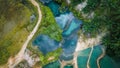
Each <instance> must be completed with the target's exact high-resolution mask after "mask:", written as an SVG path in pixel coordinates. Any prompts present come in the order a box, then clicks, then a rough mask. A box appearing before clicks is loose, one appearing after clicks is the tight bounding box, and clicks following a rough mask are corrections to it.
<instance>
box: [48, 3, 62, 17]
mask: <svg viewBox="0 0 120 68" xmlns="http://www.w3.org/2000/svg"><path fill="white" fill-rule="evenodd" d="M46 5H47V6H48V7H49V8H50V9H51V11H52V12H53V14H54V16H59V15H60V9H59V8H60V5H58V4H57V3H55V2H54V1H51V2H49V3H47V4H46Z"/></svg>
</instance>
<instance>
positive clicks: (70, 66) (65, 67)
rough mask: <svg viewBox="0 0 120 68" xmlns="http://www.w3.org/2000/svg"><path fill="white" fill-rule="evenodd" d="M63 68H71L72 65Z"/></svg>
mask: <svg viewBox="0 0 120 68" xmlns="http://www.w3.org/2000/svg"><path fill="white" fill-rule="evenodd" d="M64 68H73V66H72V65H66V66H64Z"/></svg>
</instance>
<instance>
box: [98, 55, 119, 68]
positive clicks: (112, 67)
mask: <svg viewBox="0 0 120 68" xmlns="http://www.w3.org/2000/svg"><path fill="white" fill-rule="evenodd" d="M100 66H101V68H117V67H116V63H115V62H114V61H113V60H112V59H111V58H110V57H108V56H107V55H106V56H105V57H104V58H102V60H101V61H100Z"/></svg>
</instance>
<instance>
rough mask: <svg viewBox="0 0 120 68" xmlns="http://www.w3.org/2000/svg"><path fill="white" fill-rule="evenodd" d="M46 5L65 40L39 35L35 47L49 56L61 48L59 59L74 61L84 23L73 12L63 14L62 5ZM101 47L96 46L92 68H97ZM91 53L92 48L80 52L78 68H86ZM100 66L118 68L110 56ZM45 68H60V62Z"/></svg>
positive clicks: (50, 2)
mask: <svg viewBox="0 0 120 68" xmlns="http://www.w3.org/2000/svg"><path fill="white" fill-rule="evenodd" d="M43 1H45V0H43ZM45 5H46V6H48V7H49V8H50V9H51V11H52V12H53V14H54V16H55V20H56V22H57V24H58V25H59V26H60V28H61V29H62V30H63V32H62V36H63V39H62V41H60V42H57V41H56V40H53V39H51V38H49V37H48V36H46V35H39V36H37V37H36V38H35V40H34V41H33V45H37V46H38V48H39V49H40V51H42V53H43V54H47V53H48V52H50V51H54V50H56V49H57V48H58V47H61V48H62V50H63V52H62V54H61V56H60V57H59V59H60V60H65V61H68V60H71V59H73V53H74V52H75V48H76V43H77V41H78V34H77V32H78V31H79V30H80V28H81V25H82V21H81V20H78V19H77V18H75V17H74V15H73V14H72V12H67V11H65V13H61V12H60V9H59V7H60V5H59V4H57V3H55V2H53V1H49V2H48V1H47V3H45ZM60 44H61V46H60ZM101 47H102V46H94V49H93V53H92V55H91V58H90V63H89V65H90V67H91V68H97V61H96V60H97V58H98V57H99V56H100V55H101V54H102V50H101ZM90 51H91V48H88V49H85V50H83V51H79V52H78V57H77V65H78V68H86V66H87V61H88V56H89V53H90ZM100 65H101V68H116V67H115V66H116V65H115V62H114V61H113V60H112V59H111V58H110V57H108V56H105V57H104V58H103V59H102V60H101V61H100ZM43 68H60V63H59V61H55V62H51V63H49V64H47V65H45V66H44V67H43ZM64 68H73V66H70V65H66V66H65V67H64Z"/></svg>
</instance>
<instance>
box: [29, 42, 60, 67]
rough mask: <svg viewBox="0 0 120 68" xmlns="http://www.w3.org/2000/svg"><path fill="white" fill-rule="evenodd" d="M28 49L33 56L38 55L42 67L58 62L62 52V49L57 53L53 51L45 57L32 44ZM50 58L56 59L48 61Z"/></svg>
mask: <svg viewBox="0 0 120 68" xmlns="http://www.w3.org/2000/svg"><path fill="white" fill-rule="evenodd" d="M28 49H29V50H30V51H32V52H33V54H36V55H38V56H39V57H40V62H39V65H40V66H44V65H46V64H48V63H50V62H52V61H56V60H58V58H59V56H60V54H61V52H62V49H61V48H58V49H57V50H55V51H52V52H49V53H47V54H46V55H43V54H42V52H41V51H40V50H39V49H38V48H37V49H36V48H35V47H33V45H32V44H31V45H29V46H28ZM50 57H54V59H52V60H48V59H49V58H50Z"/></svg>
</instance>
